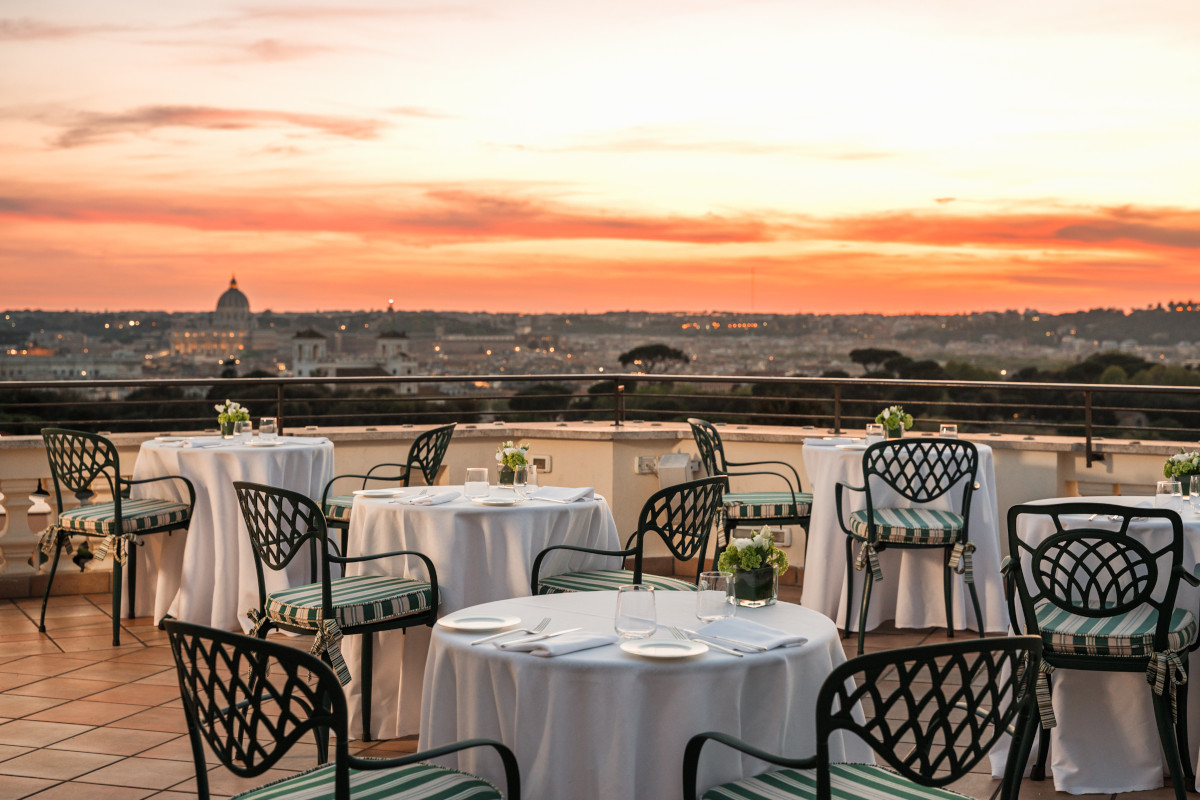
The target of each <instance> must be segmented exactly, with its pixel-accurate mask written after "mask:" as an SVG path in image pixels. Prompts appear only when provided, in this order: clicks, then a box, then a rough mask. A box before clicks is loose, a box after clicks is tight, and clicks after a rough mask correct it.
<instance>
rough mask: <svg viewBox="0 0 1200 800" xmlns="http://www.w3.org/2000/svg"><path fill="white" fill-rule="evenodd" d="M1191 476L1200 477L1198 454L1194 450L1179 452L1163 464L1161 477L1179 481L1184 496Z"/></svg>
mask: <svg viewBox="0 0 1200 800" xmlns="http://www.w3.org/2000/svg"><path fill="white" fill-rule="evenodd" d="M1193 475H1200V453H1198V452H1196V451H1195V450H1193V451H1192V452H1190V453H1189V452H1187V451H1186V450H1180V451H1179V452H1178V453H1176V454H1175V455H1173V456H1171V457H1170V458H1168V459H1167V462H1166V463H1165V464H1163V477H1165V478H1170V479H1172V480H1177V481H1179V484H1180V485H1181V486H1182V487H1183V493H1184V494H1185V495H1186V494H1188V485H1189V484H1190V483H1191V481H1190V478H1191V477H1192V476H1193Z"/></svg>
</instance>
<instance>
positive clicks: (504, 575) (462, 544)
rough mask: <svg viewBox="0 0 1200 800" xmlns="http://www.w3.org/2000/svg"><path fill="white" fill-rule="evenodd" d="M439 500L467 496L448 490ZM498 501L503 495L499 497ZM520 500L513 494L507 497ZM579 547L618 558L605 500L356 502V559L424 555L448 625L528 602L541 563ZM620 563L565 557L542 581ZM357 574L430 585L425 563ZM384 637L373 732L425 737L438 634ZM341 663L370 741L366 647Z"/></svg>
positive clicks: (379, 642) (365, 565) (349, 640)
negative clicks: (480, 609)
mask: <svg viewBox="0 0 1200 800" xmlns="http://www.w3.org/2000/svg"><path fill="white" fill-rule="evenodd" d="M430 491H432V492H445V491H458V492H461V491H462V487H461V486H439V487H436V488H435V489H431V490H430ZM492 491H493V493H495V494H499V493H500V490H497V489H496V487H493V488H492ZM504 491H511V490H504ZM559 544H570V545H578V546H580V547H594V548H599V549H607V550H618V549H620V547H621V540H620V537H619V536H618V535H617V525H616V522H615V521H614V520H613V515H612V511H610V510H609V507H608V503H607V502H605V500H604V498H603V497H600V496H598V495H597V496H596V497H595V498H593V499H591V500H580V501H577V502H574V503H566V504H564V503H552V502H548V501H541V500H527V501H525V502H523V503H521V504H520V505H516V506H498V507H497V506H480V505H475V504H474V503H472V502H471V501H469V500H467V499H466V498H465V497H460V498H458V499H457V500H454V501H453V502H450V503H445V504H442V505H434V506H421V505H404V504H400V503H393V502H391V501H390V500H389V499H388V498H373V497H356V498H355V500H354V508H353V511H352V513H351V516H350V533H349V541H348V544H347V550H348V551H349V555H351V556H360V555H367V554H369V553H384V552H388V551H392V550H416V551H418V552H421V553H424V554H425V555H426V556H428V557H429V558H430V559H431V560H432V561H433V564H434V567H435V568H436V569H437V573H438V588H439V590H440V593H441V599H440V602H439V606H438V612H439V616H445V615H446V614H450V613H453V612H455V611H458V610H459V609H462V608H466V607H468V606H473V605H477V604H479V603H486V602H490V601H492V600H502V599H507V598H511V597H522V596H525V595H528V594H529V575H530V572H532V570H533V561H534V559H535V558H536V557H537V554H538V553H539V552H541V551H542V550H544V549H545V548H547V547H550V546H551V545H559ZM618 566H619V559H615V558H610V557H606V556H596V555H588V554H583V553H567V552H560V553H557V554H554V555H552V556H549V557H547V559H546V560H545V561H544V562H542V571H543V574H558V573H561V572H570V571H574V570H582V569H614V568H617V567H618ZM346 574H348V575H396V576H402V577H410V578H415V579H417V580H427V579H428V577H429V576H428V575H426V573H425V567H424V565H423V564H421V563H420V562H419V561H418V560H417V559H404V558H391V559H379V560H377V561H365V562H359V563H355V564H350V565H348V566H347V569H346ZM374 635H375V637H376V638H375V664H374V666H373V669H372V673H371V674H372V678H373V684H372V687H371V694H372V705H371V727H372V729H373V733H374V734H375V737H376V738H384V739H391V738H396V737H399V736H408V735H411V734H414V733H416V732H417V728H418V725H419V721H420V708H421V685H422V682H423V680H424V675H425V657H426V653H427V651H428V647H429V629H428V628H426V627H416V628H410V629H408V630H407V632H405V633H402V632H401V631H399V630H395V631H382V632H380V633H376V634H374ZM342 654H343V655H344V656H345V659H346V663H347V665H349V667H350V674H351V676H353V677H352V680H351V683H350V684H349V685H348V686H346V698H347V700H348V702H349V704H350V731H351V735H353V736H360V735H361V734H362V716H361V702H362V697H361V687H360V684H359V681H358V676H359V675H361V670H360V662H361V658H362V652H361V642H360V640H359V637H357V636H347V637H346V638H345V639H344V640H343V642H342Z"/></svg>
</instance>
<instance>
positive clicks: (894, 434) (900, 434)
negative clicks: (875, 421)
mask: <svg viewBox="0 0 1200 800" xmlns="http://www.w3.org/2000/svg"><path fill="white" fill-rule="evenodd" d="M887 438H889V439H903V438H904V426H903V425H901V426H899V427H897V428H887Z"/></svg>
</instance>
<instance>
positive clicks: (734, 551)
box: [717, 525, 788, 575]
mask: <svg viewBox="0 0 1200 800" xmlns="http://www.w3.org/2000/svg"><path fill="white" fill-rule="evenodd" d="M765 566H770V567H774V568H775V573H776V574H777V575H782V574H783V573H784V572H785V571H786V570H787V568H788V559H787V553H785V552H783V551H782V550H780V549H779V548H778V547H776V546H775V537H774V536H772V535H771V528H770V526H767V525H764V526H763V528H762V530H760V531H759V532H758V533H756V534H754V536H753V537H751V538H749V539H746V538H739V539H733V540H732V541H731V542H730V543H729V546H728V547H726V548H725V552H723V553H721V560H720V562H719V563H718V564H717V568H718V569H720V570H721V571H722V572H733V571H734V568H735V567H736V568H738V569H741V570H752V569H759V568H760V567H765Z"/></svg>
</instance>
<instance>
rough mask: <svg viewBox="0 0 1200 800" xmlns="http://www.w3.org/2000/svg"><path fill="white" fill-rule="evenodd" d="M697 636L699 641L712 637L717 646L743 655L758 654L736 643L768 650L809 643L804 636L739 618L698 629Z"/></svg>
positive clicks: (716, 621) (754, 650)
mask: <svg viewBox="0 0 1200 800" xmlns="http://www.w3.org/2000/svg"><path fill="white" fill-rule="evenodd" d="M696 634H697V635H696V637H695V638H697V639H701V640H704V639H707V638H710V637H711V638H712V640H713V641H714V642H716V643H717V644H720V645H723V646H725V647H732V648H733V649H735V650H741V651H742V652H743V653H753V652H756V648H754V647H746V646H742V645H740V644H734V642H745V643H747V644H748V645H758V646H759V647H765V648H767V649H768V650H774V649H775V648H776V647H799V646H800V645H802V644H805V643H806V642H807V641H808V639H807V638H806V637H804V636H797V635H795V634H791V633H787V632H785V631H781V630H779V629H778V628H769V627H767V626H766V625H760V624H759V623H757V622H751V621H750V620H748V619H739V618H737V617H730V618H729V619H718V620H715V621H714V622H710V623H708V624H707V625H705V626H704V627H703V628H700V629H698V630H697V631H696Z"/></svg>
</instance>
